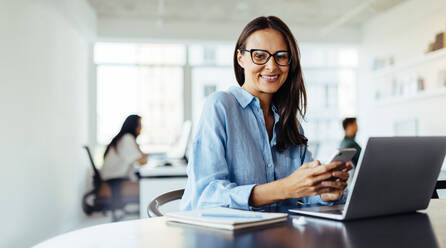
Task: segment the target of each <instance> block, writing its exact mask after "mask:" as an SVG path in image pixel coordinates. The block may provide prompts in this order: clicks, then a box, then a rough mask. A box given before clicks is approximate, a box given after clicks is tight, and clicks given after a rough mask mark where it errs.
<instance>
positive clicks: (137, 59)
mask: <svg viewBox="0 0 446 248" xmlns="http://www.w3.org/2000/svg"><path fill="white" fill-rule="evenodd" d="M95 62H96V64H97V141H98V144H100V145H106V144H108V143H109V142H110V140H111V138H112V137H113V136H114V135H116V134H117V132H118V131H119V129H120V128H121V125H122V123H123V121H124V119H125V117H126V116H128V115H130V114H138V115H140V116H141V117H142V120H143V122H142V125H143V131H142V133H141V136H140V137H139V142H140V143H141V144H142V145H143V146H144V147H145V148H146V150H162V149H164V148H165V147H167V146H168V145H169V144H171V143H172V142H173V140H174V139H175V137H176V134H177V133H178V131H179V130H180V128H181V125H182V122H183V65H184V63H185V46H184V45H176V44H115V43H98V44H97V45H96V47H95Z"/></svg>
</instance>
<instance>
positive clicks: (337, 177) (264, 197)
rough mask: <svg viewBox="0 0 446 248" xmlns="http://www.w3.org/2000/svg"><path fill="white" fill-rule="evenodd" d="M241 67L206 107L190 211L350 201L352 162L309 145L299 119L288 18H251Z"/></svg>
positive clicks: (299, 85)
mask: <svg viewBox="0 0 446 248" xmlns="http://www.w3.org/2000/svg"><path fill="white" fill-rule="evenodd" d="M234 71H235V76H236V79H237V82H238V84H239V85H240V86H241V87H232V88H230V89H229V90H228V91H225V92H216V93H214V94H212V95H211V96H209V97H208V99H207V101H206V103H205V105H204V107H203V113H202V117H201V120H200V123H199V125H198V130H197V134H196V137H195V139H194V142H193V153H192V156H191V160H190V163H189V166H188V182H187V186H186V190H185V193H184V195H183V198H182V201H181V207H182V209H184V210H190V209H197V208H208V207H215V206H225V207H231V208H239V209H250V210H252V209H263V210H269V211H271V210H277V208H278V207H286V206H296V204H298V203H300V204H314V203H319V204H332V202H334V201H338V200H343V199H342V198H341V197H342V196H343V193H344V189H345V187H346V185H347V183H346V181H347V179H348V170H350V169H351V168H352V166H351V163H350V162H348V163H347V165H346V166H345V167H343V166H344V164H342V163H339V162H335V163H330V164H326V165H321V164H320V163H319V161H313V158H312V156H311V152H310V151H308V149H307V139H306V138H305V136H304V133H303V129H302V127H301V125H300V123H299V121H298V119H297V114H299V115H300V116H301V117H303V116H304V114H305V108H306V91H305V85H304V82H303V78H302V70H301V66H300V59H299V50H298V47H297V44H296V41H295V39H294V36H293V35H292V33H291V31H290V30H289V28H288V27H287V26H286V24H285V23H283V22H282V21H281V20H280V19H279V18H277V17H272V16H270V17H259V18H256V19H254V20H253V21H251V22H250V23H248V25H247V26H246V27H245V28H244V30H243V31H242V33H241V35H240V37H239V39H238V41H237V44H236V47H235V52H234ZM338 168H345V169H342V170H341V169H338Z"/></svg>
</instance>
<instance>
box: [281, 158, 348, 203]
mask: <svg viewBox="0 0 446 248" xmlns="http://www.w3.org/2000/svg"><path fill="white" fill-rule="evenodd" d="M343 164H344V163H343V162H340V161H335V162H331V163H329V164H324V165H321V163H320V162H319V161H318V160H315V161H312V162H308V163H305V164H303V165H302V166H301V167H300V168H298V169H297V170H295V171H294V172H293V173H292V174H291V175H289V176H288V177H286V178H284V179H283V180H284V181H285V182H284V186H285V187H284V189H285V195H286V198H288V199H289V198H302V197H307V196H314V195H320V194H322V193H327V192H330V188H327V186H324V185H322V184H321V182H322V181H324V180H327V179H329V178H331V177H332V172H331V171H332V170H333V169H336V168H338V167H341V166H342V165H343Z"/></svg>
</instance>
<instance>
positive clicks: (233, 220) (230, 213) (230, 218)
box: [165, 207, 288, 230]
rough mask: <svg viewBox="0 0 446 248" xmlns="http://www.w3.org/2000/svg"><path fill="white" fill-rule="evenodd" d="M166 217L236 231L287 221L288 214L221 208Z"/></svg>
mask: <svg viewBox="0 0 446 248" xmlns="http://www.w3.org/2000/svg"><path fill="white" fill-rule="evenodd" d="M165 216H166V217H167V221H174V222H180V223H187V224H192V225H200V226H208V227H214V228H219V229H229V230H236V229H241V228H246V227H253V226H260V225H267V224H271V223H275V222H281V221H285V220H286V219H287V216H288V214H285V213H263V212H254V211H245V210H238V209H232V208H223V207H219V208H210V209H204V210H194V211H183V212H174V213H167V214H166V215H165Z"/></svg>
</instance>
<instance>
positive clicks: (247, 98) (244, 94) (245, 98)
mask: <svg viewBox="0 0 446 248" xmlns="http://www.w3.org/2000/svg"><path fill="white" fill-rule="evenodd" d="M228 91H229V93H231V94H232V95H233V96H234V97H235V99H237V102H238V103H239V104H240V106H242V108H246V106H248V104H250V103H251V102H252V101H253V100H254V98H255V97H254V96H253V95H251V94H250V93H249V92H248V91H246V90H244V89H243V88H242V87H239V86H232V87H231V88H229V90H228Z"/></svg>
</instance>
